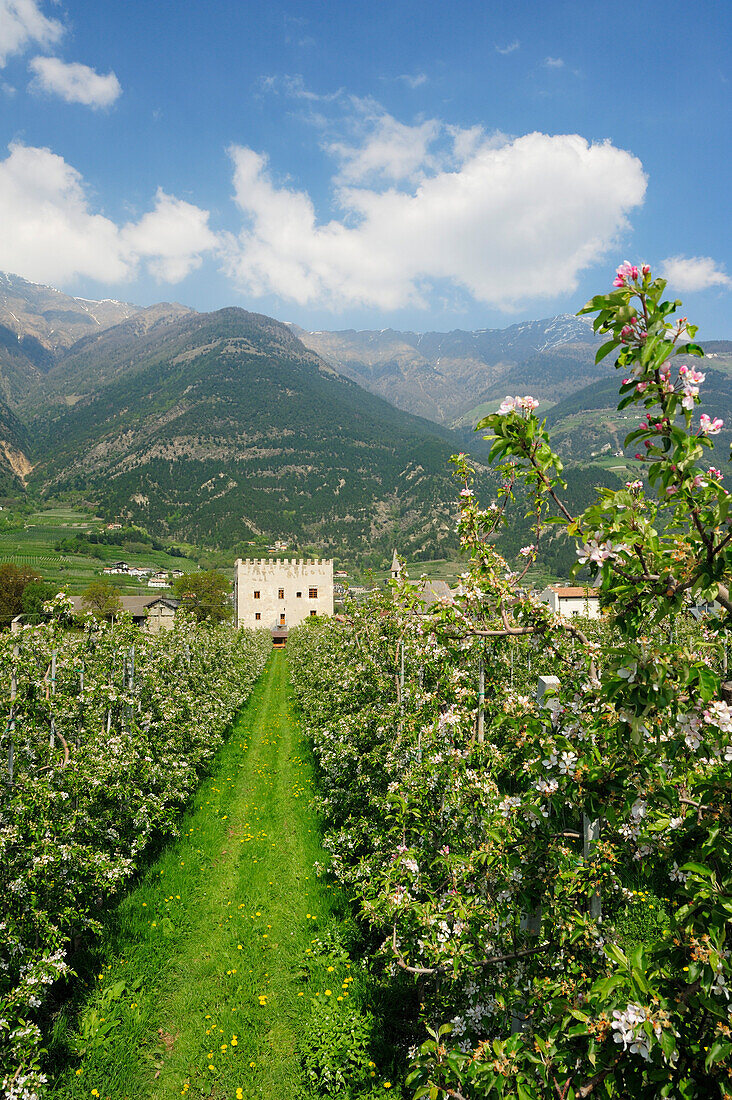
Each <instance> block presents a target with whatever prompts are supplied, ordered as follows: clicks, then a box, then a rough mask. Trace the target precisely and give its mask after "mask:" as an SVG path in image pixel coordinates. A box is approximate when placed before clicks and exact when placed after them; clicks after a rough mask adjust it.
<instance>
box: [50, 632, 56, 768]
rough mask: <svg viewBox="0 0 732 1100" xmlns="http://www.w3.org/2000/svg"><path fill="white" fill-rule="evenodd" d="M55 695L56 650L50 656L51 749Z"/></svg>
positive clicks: (54, 733) (53, 736)
mask: <svg viewBox="0 0 732 1100" xmlns="http://www.w3.org/2000/svg"><path fill="white" fill-rule="evenodd" d="M55 694H56V650H55V649H54V651H53V653H52V654H51V736H50V738H49V741H48V744H49V748H51V749H53V748H55V745H56V719H55V718H54V713H53V697H54V695H55Z"/></svg>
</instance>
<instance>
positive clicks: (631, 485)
mask: <svg viewBox="0 0 732 1100" xmlns="http://www.w3.org/2000/svg"><path fill="white" fill-rule="evenodd" d="M625 488H626V489H642V488H643V482H642V481H626V483H625Z"/></svg>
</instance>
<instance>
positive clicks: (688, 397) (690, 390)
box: [681, 383, 699, 410]
mask: <svg viewBox="0 0 732 1100" xmlns="http://www.w3.org/2000/svg"><path fill="white" fill-rule="evenodd" d="M698 396H699V387H698V386H690V385H689V384H688V383H687V384H686V385H685V386H684V396H683V397H682V398H681V404H682V406H683V407H684V408H685V409H689V410H691V409H693V408H694V398H695V397H698Z"/></svg>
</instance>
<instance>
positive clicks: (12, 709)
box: [8, 645, 20, 790]
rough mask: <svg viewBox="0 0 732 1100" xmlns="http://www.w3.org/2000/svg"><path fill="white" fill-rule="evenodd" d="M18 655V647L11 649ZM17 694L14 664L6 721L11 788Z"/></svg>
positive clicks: (10, 786) (9, 785)
mask: <svg viewBox="0 0 732 1100" xmlns="http://www.w3.org/2000/svg"><path fill="white" fill-rule="evenodd" d="M19 653H20V649H19V647H18V646H17V645H16V646H14V647H13V657H14V658H15V659H16V660H17V658H18V655H19ZM17 694H18V673H17V672H16V668H15V664H13V671H12V672H11V674H10V719H9V721H8V736H9V741H8V787H9V788H10V790H12V788H13V766H14V763H15V697H16V695H17Z"/></svg>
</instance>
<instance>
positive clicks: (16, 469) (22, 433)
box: [0, 397, 31, 497]
mask: <svg viewBox="0 0 732 1100" xmlns="http://www.w3.org/2000/svg"><path fill="white" fill-rule="evenodd" d="M29 451H30V440H29V437H28V433H27V431H26V429H25V427H24V426H23V425H22V424H21V422H20V421H19V420H18V418H17V416H16V415H15V414H14V413H13V411H12V410H11V409H10V408H9V407H8V405H7V404H6V402H5V401H3V399H2V398H1V397H0V497H4V496H9V495H16V494H18V493H19V492H22V490H23V484H24V480H25V477H26V476H27V475H28V474H29V473H30V470H31V464H30V461H29V459H28V453H29Z"/></svg>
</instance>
